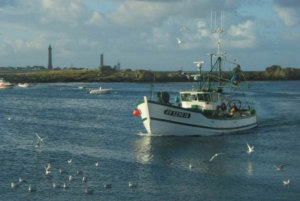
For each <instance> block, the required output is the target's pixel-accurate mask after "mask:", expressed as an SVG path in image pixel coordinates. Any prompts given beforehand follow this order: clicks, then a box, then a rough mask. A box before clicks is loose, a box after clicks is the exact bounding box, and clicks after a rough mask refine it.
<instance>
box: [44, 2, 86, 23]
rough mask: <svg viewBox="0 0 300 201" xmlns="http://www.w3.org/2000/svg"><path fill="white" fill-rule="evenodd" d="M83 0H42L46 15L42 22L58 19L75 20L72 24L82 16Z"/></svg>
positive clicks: (59, 20) (61, 20) (62, 20)
mask: <svg viewBox="0 0 300 201" xmlns="http://www.w3.org/2000/svg"><path fill="white" fill-rule="evenodd" d="M82 2H83V1H82V0H64V1H57V0H42V1H41V7H42V9H43V11H42V12H45V15H46V16H45V17H44V18H42V20H41V21H42V22H45V21H46V22H48V21H53V20H54V21H58V22H68V23H70V22H73V24H72V25H74V23H75V22H76V21H75V20H78V19H80V18H81V17H82V14H83V13H82V12H83V11H82Z"/></svg>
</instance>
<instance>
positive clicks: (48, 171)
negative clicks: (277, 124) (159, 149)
mask: <svg viewBox="0 0 300 201" xmlns="http://www.w3.org/2000/svg"><path fill="white" fill-rule="evenodd" d="M36 137H37V143H36V145H35V147H36V148H39V147H40V145H41V143H44V141H45V139H46V138H45V137H44V138H43V137H41V136H39V135H38V134H37V133H36ZM246 145H247V151H246V152H247V154H249V155H250V154H252V153H253V152H254V146H250V145H249V144H248V143H246ZM224 154H225V153H215V154H214V155H212V156H211V157H210V158H209V160H208V162H210V163H212V162H213V161H214V160H215V159H216V158H217V157H219V156H221V155H224ZM72 162H73V160H72V159H69V160H67V164H69V165H71V164H72ZM286 166H287V165H286V164H282V165H279V166H275V169H276V170H277V171H282V170H283V169H284V168H285V167H286ZM95 167H96V168H97V167H99V162H98V161H97V162H95ZM51 168H52V165H51V163H50V162H49V163H48V164H47V166H46V167H45V176H46V177H50V176H51ZM192 168H193V165H192V164H191V163H190V164H189V169H190V170H191V169H192ZM58 172H59V174H64V173H67V172H65V171H64V170H62V169H60V168H59V169H58ZM76 174H77V175H82V174H83V171H82V170H77V171H76ZM72 180H73V176H72V175H69V176H68V182H64V183H63V184H58V183H55V182H53V184H52V187H53V189H57V188H62V189H63V190H66V189H68V188H69V186H70V184H71V182H72ZM87 181H88V179H87V176H82V178H81V182H82V183H86V182H87ZM24 183H27V181H26V180H25V179H23V178H21V177H20V178H19V182H18V183H14V182H11V185H10V186H11V188H12V189H16V188H18V187H19V186H20V185H22V184H24ZM282 184H283V185H284V186H289V185H290V179H288V180H284V181H282ZM103 187H104V188H106V189H108V188H112V185H111V184H104V186H103ZM128 187H130V188H134V187H137V184H135V183H132V182H129V183H128ZM35 191H36V189H35V188H34V187H33V186H32V185H30V184H29V185H28V192H30V193H32V192H35ZM93 192H94V189H92V188H89V187H88V188H85V190H84V193H85V194H93Z"/></svg>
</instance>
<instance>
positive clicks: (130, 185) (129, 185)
mask: <svg viewBox="0 0 300 201" xmlns="http://www.w3.org/2000/svg"><path fill="white" fill-rule="evenodd" d="M128 187H130V188H133V187H137V184H134V183H131V182H128Z"/></svg>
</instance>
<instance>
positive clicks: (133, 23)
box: [0, 0, 300, 71]
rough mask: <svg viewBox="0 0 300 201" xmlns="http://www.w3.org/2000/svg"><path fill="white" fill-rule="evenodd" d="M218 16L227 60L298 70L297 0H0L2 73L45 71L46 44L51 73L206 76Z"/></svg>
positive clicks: (252, 66) (299, 18)
mask: <svg viewBox="0 0 300 201" xmlns="http://www.w3.org/2000/svg"><path fill="white" fill-rule="evenodd" d="M212 12H213V13H216V16H217V20H216V26H215V21H214V20H213V23H211V13H212ZM221 13H223V16H224V17H223V30H224V32H223V33H222V50H223V51H224V55H226V59H227V60H230V61H236V62H238V63H239V64H240V65H241V67H242V70H245V71H255V70H265V68H266V67H268V66H271V65H280V66H281V67H295V68H299V67H300V65H299V64H300V56H299V52H300V1H299V0H26V1H24V0H0V66H3V67H5V66H13V67H18V66H35V65H38V66H45V67H47V65H48V47H49V45H51V46H52V58H53V60H52V63H53V66H54V67H72V66H73V67H85V68H89V69H96V68H98V67H99V65H100V54H102V53H103V54H104V64H105V65H111V66H114V65H115V64H117V63H118V62H120V64H121V69H127V68H130V69H132V70H137V69H147V70H159V71H176V70H179V69H183V70H184V71H193V70H196V66H195V65H194V64H193V62H195V61H204V62H205V64H204V70H205V68H207V69H208V68H209V64H210V58H209V56H208V54H210V53H216V51H217V42H218V41H217V34H214V33H212V32H211V30H214V29H215V28H220V27H221V22H220V21H221V20H220V15H221ZM211 24H213V26H211ZM211 27H212V28H211ZM177 38H178V39H180V40H181V41H182V43H180V44H179V43H178V40H177ZM233 67H234V66H233V65H232V64H225V68H228V69H229V70H230V69H232V68H233ZM225 70H226V69H225Z"/></svg>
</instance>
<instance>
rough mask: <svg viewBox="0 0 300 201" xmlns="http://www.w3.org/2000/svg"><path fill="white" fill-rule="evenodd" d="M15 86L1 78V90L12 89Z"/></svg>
mask: <svg viewBox="0 0 300 201" xmlns="http://www.w3.org/2000/svg"><path fill="white" fill-rule="evenodd" d="M13 86H14V85H13V84H11V83H10V82H6V81H5V80H4V79H3V78H0V89H8V88H12V87H13Z"/></svg>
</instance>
